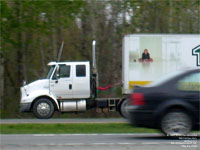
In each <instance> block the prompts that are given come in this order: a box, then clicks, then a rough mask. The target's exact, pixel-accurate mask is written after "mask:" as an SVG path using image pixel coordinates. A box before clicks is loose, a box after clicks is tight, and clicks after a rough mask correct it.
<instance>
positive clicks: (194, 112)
mask: <svg viewBox="0 0 200 150" xmlns="http://www.w3.org/2000/svg"><path fill="white" fill-rule="evenodd" d="M130 100H131V102H130V103H131V104H130V105H129V106H128V111H129V113H130V117H129V119H130V122H131V124H132V125H134V126H139V127H149V128H157V129H161V130H162V131H163V132H164V133H165V134H166V135H170V136H174V135H187V134H188V133H189V132H190V131H191V130H199V128H200V119H199V118H200V115H199V114H200V110H199V109H200V69H199V68H195V69H189V70H188V69H187V70H184V71H183V70H182V71H177V72H174V73H172V74H169V75H167V76H165V77H162V78H160V79H158V80H157V81H156V82H153V83H152V84H150V85H148V86H145V87H136V88H135V89H134V91H133V93H132V95H131V98H130Z"/></svg>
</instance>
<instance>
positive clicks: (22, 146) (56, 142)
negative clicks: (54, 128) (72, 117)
mask: <svg viewBox="0 0 200 150" xmlns="http://www.w3.org/2000/svg"><path fill="white" fill-rule="evenodd" d="M0 136H1V139H0V141H1V143H0V145H1V147H0V148H1V150H27V149H28V150H36V149H37V150H199V147H200V141H199V138H197V137H195V136H194V137H179V138H169V137H165V136H163V135H161V134H23V135H5V134H3V135H0Z"/></svg>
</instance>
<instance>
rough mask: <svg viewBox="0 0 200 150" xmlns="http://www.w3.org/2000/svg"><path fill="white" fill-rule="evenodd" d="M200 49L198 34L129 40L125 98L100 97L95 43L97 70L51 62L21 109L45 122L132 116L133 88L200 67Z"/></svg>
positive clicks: (26, 91) (24, 94)
mask: <svg viewBox="0 0 200 150" xmlns="http://www.w3.org/2000/svg"><path fill="white" fill-rule="evenodd" d="M199 45H200V35H193V34H191V35H185V34H181V35H167V34H164V35H163V34H158V35H155V34H142V35H139V34H132V35H127V36H125V37H124V38H123V53H122V59H123V60H122V63H123V64H122V81H123V86H122V91H123V96H122V97H118V98H98V97H97V95H96V91H97V90H96V89H97V86H96V85H98V84H97V78H98V73H97V69H96V63H95V62H96V60H95V42H93V65H92V66H90V64H91V63H90V62H88V61H82V62H50V63H49V64H48V65H49V66H50V70H49V72H48V74H47V76H46V78H45V79H42V80H37V81H34V82H32V83H30V84H28V85H24V86H23V87H21V102H20V110H21V112H33V113H34V114H35V116H36V117H38V118H43V119H44V118H50V117H52V115H53V113H54V111H60V112H81V111H86V110H88V109H90V108H98V109H101V110H109V111H119V112H120V114H121V115H122V116H124V117H128V110H127V107H126V106H127V105H128V102H129V101H128V97H129V94H130V93H131V91H132V89H133V87H134V86H135V85H140V86H141V85H146V84H148V83H150V82H152V81H155V80H156V79H157V78H159V77H161V76H162V75H164V74H166V73H169V72H172V71H175V70H177V69H179V68H181V67H194V66H196V65H198V63H197V62H198V61H197V58H198V57H199V54H200V50H199V47H200V46H199ZM144 49H147V50H148V52H149V54H150V56H148V57H149V58H148V59H147V60H146V59H143V57H142V53H143V51H144ZM198 50H199V52H198ZM141 57H142V58H141ZM145 57H146V56H145ZM91 68H92V71H90V69H91Z"/></svg>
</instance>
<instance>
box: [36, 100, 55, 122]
mask: <svg viewBox="0 0 200 150" xmlns="http://www.w3.org/2000/svg"><path fill="white" fill-rule="evenodd" d="M33 113H34V115H35V116H36V117H37V118H39V119H48V118H51V117H52V116H53V114H54V104H53V103H52V102H51V101H50V100H49V99H47V98H40V99H38V100H37V101H36V102H35V103H34V104H33Z"/></svg>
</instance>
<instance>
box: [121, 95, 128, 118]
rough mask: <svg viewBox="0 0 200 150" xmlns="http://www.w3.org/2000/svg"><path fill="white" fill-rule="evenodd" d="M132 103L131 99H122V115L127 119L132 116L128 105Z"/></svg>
mask: <svg viewBox="0 0 200 150" xmlns="http://www.w3.org/2000/svg"><path fill="white" fill-rule="evenodd" d="M129 104H130V101H129V99H125V100H123V101H122V103H121V105H120V115H121V116H122V117H124V118H126V119H128V118H130V114H129V112H128V107H127V106H128V105H129Z"/></svg>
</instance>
